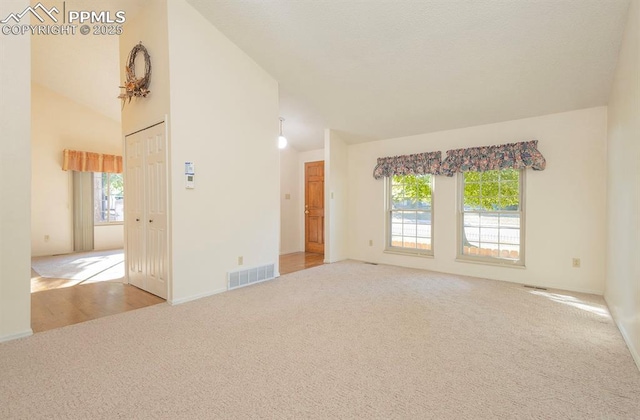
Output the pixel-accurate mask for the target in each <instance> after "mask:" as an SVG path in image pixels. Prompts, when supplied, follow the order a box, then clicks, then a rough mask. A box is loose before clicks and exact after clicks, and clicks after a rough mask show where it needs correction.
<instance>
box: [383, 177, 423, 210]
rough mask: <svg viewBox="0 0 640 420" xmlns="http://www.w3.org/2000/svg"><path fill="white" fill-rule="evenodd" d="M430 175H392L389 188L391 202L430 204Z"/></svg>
mask: <svg viewBox="0 0 640 420" xmlns="http://www.w3.org/2000/svg"><path fill="white" fill-rule="evenodd" d="M432 193H433V191H432V190H431V176H430V175H394V176H393V183H392V186H391V200H392V202H393V203H394V204H395V203H406V202H407V201H410V202H412V203H413V204H417V203H418V202H427V203H431V194H432Z"/></svg>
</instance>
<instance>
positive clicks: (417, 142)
mask: <svg viewBox="0 0 640 420" xmlns="http://www.w3.org/2000/svg"><path fill="white" fill-rule="evenodd" d="M606 112H607V110H606V108H604V107H600V108H592V109H585V110H580V111H573V112H566V113H561V114H553V115H547V116H543V117H537V118H527V119H522V120H516V121H508V122H504V123H498V124H490V125H483V126H477V127H470V128H464V129H459V130H450V131H443V132H438V133H431V134H423V135H418V136H412V137H406V138H399V139H391V140H384V141H378V142H373V143H362V144H357V145H352V146H350V147H349V179H350V182H349V235H350V237H349V239H350V242H349V249H350V252H349V256H350V257H351V258H354V259H358V260H364V261H372V262H378V263H386V264H394V265H402V266H408V267H416V268H424V269H429V270H435V271H441V272H448V273H455V274H462V275H470V276H477V277H484V278H490V279H496V280H505V281H512V282H517V283H526V284H532V285H538V286H548V287H556V288H562V289H568V290H575V291H584V292H592V293H600V294H601V293H602V292H603V290H604V282H603V278H604V253H605V244H604V242H605V229H604V221H605V203H604V198H605V195H606V190H605V187H606V186H605V174H606V169H605V164H606V156H605V138H606ZM531 139H538V140H539V144H538V146H539V150H540V151H541V152H542V154H543V155H544V156H545V158H546V159H547V169H546V170H544V171H533V170H527V173H526V190H525V191H526V192H525V195H526V204H525V208H526V256H525V258H526V269H517V268H507V267H496V266H490V265H480V264H471V263H463V262H456V261H455V258H456V235H457V233H456V232H457V230H458V229H457V223H456V177H453V178H448V177H444V176H438V177H436V181H435V194H434V252H435V256H434V257H433V258H425V257H412V256H401V255H393V254H388V253H384V252H383V249H384V241H385V213H384V181H383V180H375V179H374V178H373V175H372V173H373V168H374V166H375V165H376V159H377V158H378V157H384V156H393V155H404V154H411V153H419V152H430V151H438V150H440V151H442V152H443V157H444V152H446V150H448V149H456V148H464V147H474V146H484V145H493V144H501V143H509V142H517V141H524V140H531ZM369 240H373V244H374V245H373V246H369ZM572 257H578V258H581V260H582V267H581V268H572V266H571V261H572Z"/></svg>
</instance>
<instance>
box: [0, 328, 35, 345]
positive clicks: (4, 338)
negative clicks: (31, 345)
mask: <svg viewBox="0 0 640 420" xmlns="http://www.w3.org/2000/svg"><path fill="white" fill-rule="evenodd" d="M30 335H33V330H32V329H31V328H29V329H28V330H26V331H23V332H19V333H16V334H9V335H4V336H2V337H0V343H4V342H5V341H11V340H17V339H18V338H24V337H29V336H30Z"/></svg>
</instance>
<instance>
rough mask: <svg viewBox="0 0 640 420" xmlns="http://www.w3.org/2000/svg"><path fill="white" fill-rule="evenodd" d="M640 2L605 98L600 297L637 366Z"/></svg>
mask: <svg viewBox="0 0 640 420" xmlns="http://www.w3.org/2000/svg"><path fill="white" fill-rule="evenodd" d="M639 54H640V2H639V1H638V0H634V1H633V2H632V3H631V6H630V10H629V20H628V22H627V26H626V29H625V33H624V38H623V42H622V46H621V50H620V58H619V61H618V65H617V69H616V74H615V79H614V83H613V87H612V91H611V98H610V101H609V114H608V116H609V118H608V144H607V145H608V173H607V191H608V200H607V202H608V207H607V209H608V221H607V228H608V229H607V230H608V237H607V244H608V246H607V273H606V288H605V299H606V301H607V304H608V305H609V309H610V310H611V313H612V314H613V317H614V319H615V320H616V322H617V324H618V327H619V328H620V331H621V332H622V335H623V336H624V337H625V340H626V341H627V344H628V345H629V349H630V350H631V353H632V354H633V356H634V358H635V360H636V364H638V366H639V367H640V263H639V262H638V261H639V258H638V255H640V225H639V220H638V217H639V214H640V206H639V200H640V56H639Z"/></svg>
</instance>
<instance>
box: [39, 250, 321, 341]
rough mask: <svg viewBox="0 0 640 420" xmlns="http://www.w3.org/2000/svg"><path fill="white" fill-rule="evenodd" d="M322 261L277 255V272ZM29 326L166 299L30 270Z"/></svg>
mask: <svg viewBox="0 0 640 420" xmlns="http://www.w3.org/2000/svg"><path fill="white" fill-rule="evenodd" d="M322 264H324V255H323V254H314V253H307V252H296V253H293V254H286V255H281V256H280V274H288V273H293V272H296V271H300V270H304V269H307V268H311V267H316V266H318V265H322ZM32 288H33V289H32V290H33V293H31V328H32V329H33V332H34V333H36V332H42V331H47V330H52V329H54V328H60V327H64V326H67V325H72V324H77V323H80V322H85V321H89V320H91V319H96V318H101V317H103V316H108V315H115V314H119V313H122V312H127V311H132V310H135V309H140V308H144V307H146V306H151V305H157V304H158V303H162V302H164V301H165V300H164V299H161V298H159V297H157V296H154V295H152V294H150V293H147V292H145V291H144V290H140V289H138V288H137V287H134V286H131V285H128V284H123V283H120V282H116V281H105V282H99V283H90V284H81V285H74V281H72V280H65V279H50V278H44V277H40V276H39V275H38V273H36V272H35V271H33V270H32Z"/></svg>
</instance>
